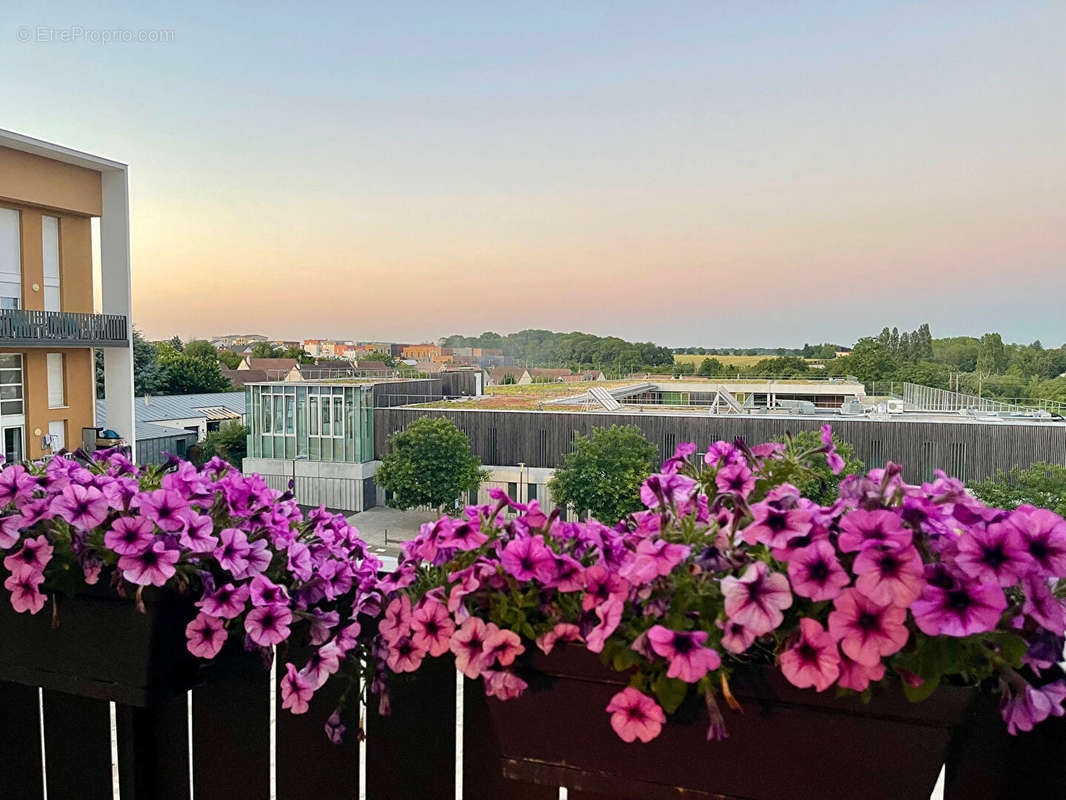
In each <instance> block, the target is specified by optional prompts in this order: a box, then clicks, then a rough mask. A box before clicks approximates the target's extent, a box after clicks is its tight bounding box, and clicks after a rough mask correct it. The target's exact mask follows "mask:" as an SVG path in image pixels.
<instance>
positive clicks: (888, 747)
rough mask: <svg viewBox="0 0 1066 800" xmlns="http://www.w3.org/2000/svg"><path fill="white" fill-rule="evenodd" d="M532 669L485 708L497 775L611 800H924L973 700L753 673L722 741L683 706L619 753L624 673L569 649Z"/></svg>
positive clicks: (535, 661)
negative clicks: (860, 693)
mask: <svg viewBox="0 0 1066 800" xmlns="http://www.w3.org/2000/svg"><path fill="white" fill-rule="evenodd" d="M529 664H530V667H531V669H532V671H531V672H529V673H527V674H525V677H526V678H527V680H528V681H529V682H530V689H529V690H528V691H527V692H526V693H525V694H524V695H523V696H522V697H520V698H518V699H516V700H511V701H508V702H500V701H498V700H495V699H493V698H488V699H487V701H486V702H487V704H488V706H489V712H490V716H491V719H492V722H493V726H494V728H495V730H494V731H493V734H494V736H495V737H496V739H497V741H498V743H499V753H500V756H501V761H502V771H503V774H504V776H505V777H507V778H509V779H512V780H518V781H524V782H527V783H538V784H547V785H556V786H558V785H564V786H567V787H568V788H570V789H571V790H578V791H585V792H590V793H597V794H603V795H605V796H610V797H614V798H618V799H619V800H623V798H633V799H634V800H636V799H637V798H639V799H640V800H659V799H660V798H682V797H684V798H692V797H707V798H711V797H713V798H717V799H718V800H725V799H726V798H738V800H739V799H740V798H743V800H771V799H772V800H801V799H803V798H811V799H812V800H814V798H818V799H819V800H824V798H830V797H840V798H852V797H854V798H860V797H861V798H863V800H909V799H910V798H914V799H915V800H918V799H919V798H920V799H921V800H928V798H929V795H930V793H931V792H932V790H933V787H934V785H935V784H936V781H937V776H938V774H939V772H940V768H941V766H942V765H943V763H944V759H945V755H946V752H947V747H948V744H949V741H950V739H951V736H952V729H953V726H955V725H956V724H957V723H958V722H959V721H960V720H961V719H962V717H963V716H964V715H965V714H966V712H967V710H968V708H969V707H970V706H971V704H972V703H973V701H974V698H975V693H974V692H973V691H971V690H969V689H956V688H943V689H940V690H938V691H937V692H936V693H935V694H934V695H933V696H932V697H931V698H930V699H929V700H927V701H925V702H924V703H910V702H908V701H907V699H906V698H905V697H904V696H903V693H902V691H899V690H893V691H884V692H881V693H879V694H878V695H876V696H875V697H874V698H873V699H872V701H871V702H870V703H868V704H863V703H862V701H861V700H860V699H858V698H857V697H846V698H836V697H835V696H834V695H833V694H831V693H826V694H818V693H816V692H814V691H806V690H800V689H796V688H795V687H793V686H792V685H790V684H788V683H787V681H785V679H784V678H783V677H782V676H781V675H780V674H779V673H778V672H776V671H774V670H771V669H768V668H765V667H753V668H751V669H749V670H745V671H743V672H740V673H738V674H736V675H735V677H734V680H733V681H732V689H733V692H734V694H735V695H736V697H737V699H738V700H739V701H740V702H741V704H742V705H743V707H744V711H743V713H739V712H734V711H731V710H729V708H728V707H727V706H726V704H725V702H724V701H723V700H722V699H721V694H720V693H719V695H718V700H719V705H720V706H721V707H722V710H723V713H724V715H725V719H726V724H727V726H728V729H729V738H728V739H726V740H725V741H719V742H708V741H707V740H706V731H707V715H706V710H705V708H704V707H703V703H702V700H699V701H696V699H695V698H691V697H690V698H689V699H688V701H687V702H686V704H685V705H683V706H682V707H681V709H679V711H678V714H677V715H676V716H675V717H674V718H673V719H672V720H671V721H670V723H669V724H667V725H665V726H664V727H663V730H662V733H661V734H660V735H659V737H658V738H656V739H654V740H653V741H651V742H649V743H648V744H641V743H639V742H637V743H633V744H626V743H625V742H623V741H622V740H621V739H619V738H618V737H617V736H616V735H615V733H614V731H613V730H612V728H611V725H610V718H609V715H608V714H607V713H606V712H605V711H604V708H605V707H606V705H607V703H608V702H609V700H610V699H611V697H612V696H613V695H614V694H615V693H616V692H618V691H620V690H621V689H622V688H623V686H624V685H625V683H626V676H625V675H623V674H620V673H616V672H612V671H611V670H608V669H607V668H605V667H604V666H603V665H602V664H601V663H600V662H599V660H598V658H597V657H596V656H594V655H593V654H591V653H589V652H587V651H585V650H582V649H580V648H576V647H565V648H562V649H560V650H557V651H555V652H553V653H552V654H551V655H550V656H547V657H545V656H542V655H541V654H540V653H536V654H534V655H533V656H532V658H531V659H530V662H529Z"/></svg>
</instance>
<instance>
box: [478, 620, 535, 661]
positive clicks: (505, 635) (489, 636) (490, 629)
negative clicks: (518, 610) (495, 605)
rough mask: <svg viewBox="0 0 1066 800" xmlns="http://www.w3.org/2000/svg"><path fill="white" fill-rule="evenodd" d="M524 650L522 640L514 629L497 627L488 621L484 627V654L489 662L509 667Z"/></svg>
mask: <svg viewBox="0 0 1066 800" xmlns="http://www.w3.org/2000/svg"><path fill="white" fill-rule="evenodd" d="M525 651H526V648H525V647H524V646H523V645H522V640H521V639H520V638H519V636H518V634H517V633H515V632H514V631H510V630H507V629H506V628H498V627H497V626H496V625H493V624H492V623H489V624H488V625H487V626H486V628H485V656H486V657H487V658H488V661H489V664H492V662H493V661H496V662H498V663H499V665H500V666H501V667H509V666H510V665H511V664H513V663H514V660H515V658H516V657H517V656H520V655H521V654H522V653H524V652H525Z"/></svg>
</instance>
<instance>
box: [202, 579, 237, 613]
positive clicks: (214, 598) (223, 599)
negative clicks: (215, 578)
mask: <svg viewBox="0 0 1066 800" xmlns="http://www.w3.org/2000/svg"><path fill="white" fill-rule="evenodd" d="M247 600H248V585H247V584H241V586H239V587H237V586H234V585H233V584H232V583H227V584H225V585H223V586H220V587H219V588H217V589H215V591H213V592H209V593H207V592H205V593H204V596H203V597H201V598H200V599H199V600H197V601H196V605H197V606H198V607H199V608H201V609H203V611H204V613H206V614H210V615H211V616H212V617H221V618H222V619H233V618H234V617H239V616H240V615H241V613H242V612H243V611H244V606H245V603H246V602H247Z"/></svg>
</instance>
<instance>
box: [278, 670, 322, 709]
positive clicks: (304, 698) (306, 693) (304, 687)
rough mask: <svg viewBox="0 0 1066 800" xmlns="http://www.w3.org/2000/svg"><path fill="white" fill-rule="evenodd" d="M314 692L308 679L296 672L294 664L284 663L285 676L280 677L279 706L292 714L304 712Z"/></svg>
mask: <svg viewBox="0 0 1066 800" xmlns="http://www.w3.org/2000/svg"><path fill="white" fill-rule="evenodd" d="M314 694H315V690H314V687H312V686H311V682H310V680H308V678H307V677H306V676H304V675H301V674H300V673H299V672H297V671H296V666H295V665H294V664H291V663H290V664H286V665H285V677H284V678H282V679H281V707H282V708H287V709H289V711H291V712H292V713H293V714H303V713H306V711H307V709H308V708H309V706H310V703H311V698H312V697H313V696H314Z"/></svg>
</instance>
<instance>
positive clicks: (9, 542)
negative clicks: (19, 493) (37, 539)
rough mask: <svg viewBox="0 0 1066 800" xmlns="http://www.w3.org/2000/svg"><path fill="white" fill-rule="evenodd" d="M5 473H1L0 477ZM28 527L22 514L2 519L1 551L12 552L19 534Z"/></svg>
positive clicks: (0, 525)
mask: <svg viewBox="0 0 1066 800" xmlns="http://www.w3.org/2000/svg"><path fill="white" fill-rule="evenodd" d="M3 474H4V473H2V472H0V475H3ZM25 527H26V518H25V517H23V516H22V515H21V514H14V515H12V516H10V517H3V518H2V519H0V550H10V549H11V548H12V547H14V546H15V543H16V542H17V541H18V540H19V534H20V533H22V529H23V528H25Z"/></svg>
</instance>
